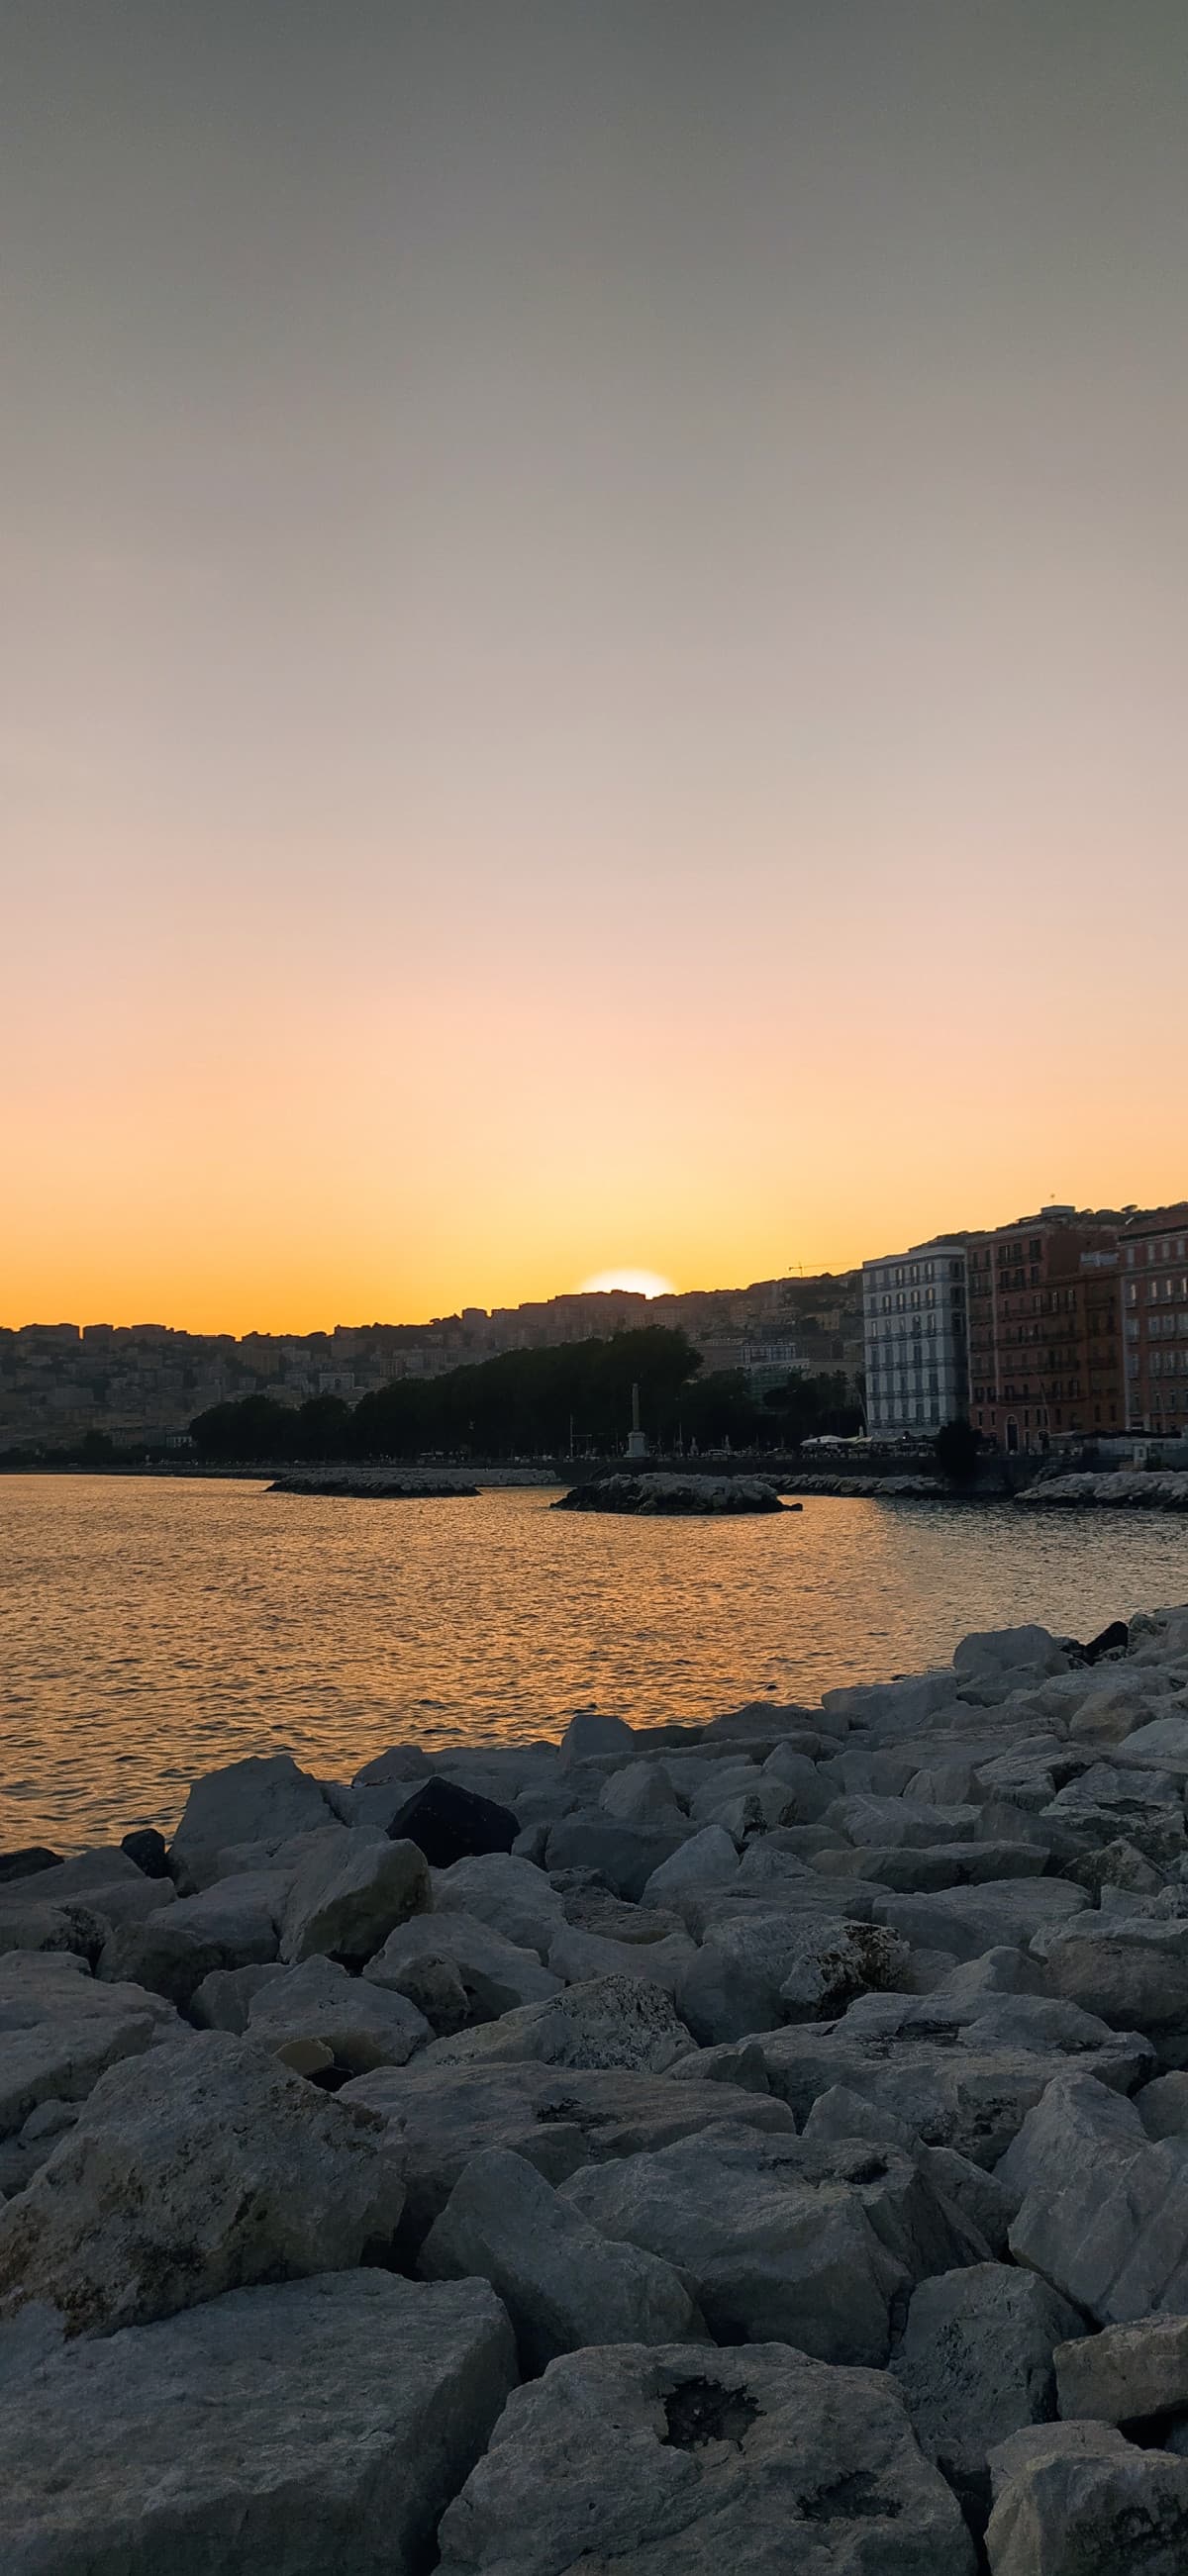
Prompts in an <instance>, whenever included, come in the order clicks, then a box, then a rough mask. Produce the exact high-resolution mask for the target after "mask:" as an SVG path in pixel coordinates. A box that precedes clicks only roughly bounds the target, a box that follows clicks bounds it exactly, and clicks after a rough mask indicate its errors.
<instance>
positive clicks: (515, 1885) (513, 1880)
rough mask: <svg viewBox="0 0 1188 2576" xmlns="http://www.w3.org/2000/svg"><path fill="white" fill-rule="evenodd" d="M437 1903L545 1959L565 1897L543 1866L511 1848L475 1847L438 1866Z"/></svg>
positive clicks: (442, 1910) (442, 1909)
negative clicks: (467, 1854) (444, 1866)
mask: <svg viewBox="0 0 1188 2576" xmlns="http://www.w3.org/2000/svg"><path fill="white" fill-rule="evenodd" d="M433 1905H434V1910H435V1911H436V1912H438V1913H447V1914H450V1913H452V1914H468V1915H469V1916H470V1918H471V1921H472V1922H476V1923H485V1924H486V1925H487V1927H488V1929H489V1930H490V1931H492V1932H500V1933H502V1935H503V1938H504V1940H505V1941H511V1942H513V1943H514V1945H515V1947H516V1948H517V1949H518V1950H535V1952H536V1955H537V1957H538V1959H541V1960H547V1958H548V1955H549V1949H550V1947H551V1944H552V1943H553V1941H555V1939H556V1937H557V1934H558V1932H559V1931H560V1929H561V1926H562V1924H563V1922H564V1921H565V1905H564V1901H563V1899H562V1897H561V1896H560V1895H559V1894H558V1892H557V1889H556V1888H555V1887H554V1886H553V1884H552V1882H551V1880H550V1879H549V1878H548V1877H547V1876H546V1874H545V1872H544V1870H543V1869H537V1867H536V1866H535V1863H534V1862H532V1861H530V1860H522V1859H520V1858H518V1856H517V1855H516V1854H515V1853H513V1852H474V1853H472V1854H471V1856H470V1857H469V1859H467V1860H458V1861H455V1862H454V1865H453V1867H452V1869H439V1870H435V1871H434V1872H433Z"/></svg>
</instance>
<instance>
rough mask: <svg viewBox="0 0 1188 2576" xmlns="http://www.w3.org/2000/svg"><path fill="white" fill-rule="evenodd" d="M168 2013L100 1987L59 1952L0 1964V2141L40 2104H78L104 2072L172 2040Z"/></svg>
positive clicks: (140, 1992) (172, 2016) (173, 2020)
mask: <svg viewBox="0 0 1188 2576" xmlns="http://www.w3.org/2000/svg"><path fill="white" fill-rule="evenodd" d="M178 2029H179V2024H178V2019H177V2015H176V2013H175V2012H174V2011H173V2009H172V2006H171V2005H169V2004H167V2003H164V2002H163V2001H162V1999H161V1997H160V1996H159V1995H153V1994H147V1993H146V1992H145V1991H144V1989H143V1988H142V1987H140V1986H132V1985H100V1984H99V1983H98V1981H97V1980H96V1979H95V1978H94V1977H91V1976H88V1974H87V1971H86V1967H85V1965H84V1963H83V1962H82V1960H81V1959H78V1958H76V1957H74V1956H73V1955H72V1954H71V1953H69V1952H65V1951H12V1952H10V1953H9V1954H8V1955H7V1956H5V1957H3V1958H0V2138H9V2137H13V2136H15V2135H16V2133H17V2132H18V2131H19V2130H21V2129H23V2127H24V2125H25V2122H26V2121H27V2120H28V2118H29V2114H30V2112H32V2111H35V2110H36V2109H37V2108H38V2106H39V2104H41V2103H43V2102H70V2103H76V2102H83V2101H85V2100H86V2097H87V2095H88V2093H89V2092H90V2091H91V2089H92V2087H93V2086H94V2085H95V2084H97V2083H98V2081H99V2078H100V2076H101V2075H104V2074H105V2073H106V2071H107V2069H108V2067H109V2066H115V2065H116V2064H117V2063H118V2062H119V2060H120V2059H121V2058H124V2057H140V2056H142V2055H143V2053H144V2051H145V2050H146V2049H149V2048H153V2047H155V2046H156V2045H157V2043H158V2042H159V2041H161V2040H162V2039H167V2038H169V2037H171V2036H173V2035H174V2034H176V2033H177V2031H178Z"/></svg>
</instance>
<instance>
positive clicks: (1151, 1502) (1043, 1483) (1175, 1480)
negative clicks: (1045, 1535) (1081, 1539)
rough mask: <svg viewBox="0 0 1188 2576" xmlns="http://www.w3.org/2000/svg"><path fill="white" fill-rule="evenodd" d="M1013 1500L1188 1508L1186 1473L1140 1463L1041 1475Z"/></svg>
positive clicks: (1095, 1507)
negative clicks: (1085, 1472) (1108, 1470)
mask: <svg viewBox="0 0 1188 2576" xmlns="http://www.w3.org/2000/svg"><path fill="white" fill-rule="evenodd" d="M1015 1500H1016V1502H1017V1503H1026V1504H1028V1505H1030V1506H1031V1508H1032V1509H1035V1508H1036V1506H1040V1507H1041V1508H1043V1509H1046V1510H1048V1511H1065V1512H1087V1511H1107V1510H1112V1511H1130V1512H1188V1475H1183V1474H1181V1473H1180V1471H1179V1470H1178V1469H1171V1468H1168V1469H1161V1468H1158V1467H1140V1468H1133V1469H1126V1468H1119V1469H1116V1470H1113V1471H1112V1472H1111V1473H1110V1474H1109V1475H1101V1476H1097V1475H1084V1476H1082V1475H1075V1476H1044V1477H1041V1478H1040V1480H1039V1482H1038V1483H1037V1484H1034V1485H1027V1486H1025V1487H1024V1489H1023V1491H1022V1492H1021V1493H1018V1494H1016V1496H1015Z"/></svg>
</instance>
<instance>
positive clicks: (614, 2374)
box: [135, 2343, 974, 2576]
mask: <svg viewBox="0 0 1188 2576" xmlns="http://www.w3.org/2000/svg"><path fill="white" fill-rule="evenodd" d="M724 2568H725V2569H729V2570H730V2571H731V2576H784V2571H785V2570H786V2571H787V2576H793V2571H795V2576H973V2569H974V2555H973V2544H972V2542H971V2541H970V2539H969V2535H968V2533H967V2532H966V2529H965V2526H964V2524H963V2522H962V2519H961V2512H960V2508H959V2506H958V2505H957V2503H956V2501H955V2499H954V2497H953V2496H952V2495H951V2494H950V2493H949V2490H948V2488H947V2487H946V2485H945V2483H944V2480H943V2478H941V2477H940V2476H939V2475H938V2473H937V2471H936V2470H935V2469H934V2468H933V2467H932V2464H931V2462H930V2461H927V2460H925V2459H924V2458H923V2457H922V2455H921V2452H920V2450H919V2448H918V2445H917V2443H916V2441H915V2438H914V2436H913V2434H912V2431H911V2427H910V2425H909V2423H908V2420H907V2416H906V2414H905V2413H904V2409H903V2404H902V2401H901V2399H900V2397H899V2395H898V2392H897V2390H896V2388H895V2384H894V2382H893V2381H892V2380H890V2379H888V2378H887V2377H886V2376H885V2375H883V2374H881V2373H876V2372H874V2371H866V2370H831V2369H828V2368H827V2367H825V2366H824V2365H823V2364H822V2363H820V2362H818V2361H813V2360H810V2359H808V2358H807V2357H806V2355H805V2354H804V2353H802V2352H795V2351H792V2350H790V2349H789V2347H788V2346H787V2345H786V2344H780V2343H769V2344H760V2345H751V2346H749V2347H748V2348H747V2350H745V2351H741V2352H740V2351H727V2352H707V2353H704V2354H702V2353H699V2352H698V2350H697V2348H696V2346H690V2345H688V2344H675V2345H670V2346H668V2347H664V2346H661V2347H660V2348H658V2349H651V2350H649V2349H648V2348H647V2347H645V2346H641V2345H632V2344H627V2345H617V2346H611V2347H609V2348H606V2349H602V2350H597V2349H596V2350H593V2351H586V2352H577V2353H571V2354H568V2355H566V2356H565V2357H564V2358H563V2359H561V2360H559V2361H555V2362H553V2363H552V2365H551V2367H550V2368H549V2369H548V2370H547V2371H546V2372H545V2375H544V2377H543V2379H540V2380H538V2381H536V2382H535V2383H534V2385H533V2386H531V2387H529V2388H523V2389H517V2390H516V2392H515V2394H514V2395H513V2397H512V2398H511V2399H510V2401H509V2403H508V2406H507V2409H506V2411H505V2413H504V2415H503V2416H502V2417H501V2419H500V2422H499V2423H498V2425H497V2426H496V2428H495V2433H494V2436H493V2438H492V2441H491V2444H490V2447H489V2449H488V2450H487V2452H486V2453H485V2455H484V2457H483V2459H482V2460H480V2462H479V2464H478V2466H477V2468H476V2469H475V2470H474V2471H473V2473H472V2475H471V2476H470V2478H469V2479H468V2481H467V2483H466V2485H465V2487H464V2488H463V2490H462V2493H461V2495H460V2496H459V2497H458V2499H457V2502H456V2503H455V2504H453V2505H451V2507H450V2509H449V2511H448V2513H447V2514H446V2516H445V2518H444V2521H443V2523H442V2526H441V2560H440V2576H610V2571H611V2570H612V2569H615V2570H622V2571H623V2576H627V2571H630V2576H722V2570H723V2569H724ZM135 2576H139V2571H136V2572H135Z"/></svg>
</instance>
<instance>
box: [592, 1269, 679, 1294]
mask: <svg viewBox="0 0 1188 2576" xmlns="http://www.w3.org/2000/svg"><path fill="white" fill-rule="evenodd" d="M610 1288H629V1289H630V1290H631V1291H632V1292H633V1294H634V1295H635V1296H637V1297H671V1296H672V1295H673V1293H674V1292H673V1282H672V1280H671V1279H664V1278H662V1277H661V1275H660V1272H659V1271H658V1270H596V1271H595V1273H594V1276H593V1278H592V1279H583V1281H582V1284H581V1287H580V1289H579V1291H578V1294H579V1296H581V1297H599V1296H604V1295H605V1294H606V1292H607V1290H608V1289H610Z"/></svg>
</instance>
